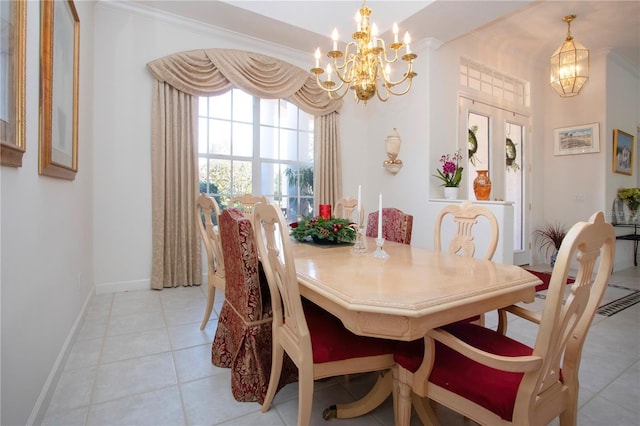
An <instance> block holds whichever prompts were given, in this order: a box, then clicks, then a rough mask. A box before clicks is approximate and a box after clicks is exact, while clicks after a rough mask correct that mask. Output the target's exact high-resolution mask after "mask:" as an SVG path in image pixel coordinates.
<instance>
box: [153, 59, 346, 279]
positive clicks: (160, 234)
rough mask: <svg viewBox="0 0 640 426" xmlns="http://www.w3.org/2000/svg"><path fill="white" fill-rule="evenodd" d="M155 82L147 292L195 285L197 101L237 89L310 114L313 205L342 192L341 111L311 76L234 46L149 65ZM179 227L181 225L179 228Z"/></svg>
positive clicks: (198, 262) (334, 198) (197, 255)
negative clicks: (313, 147)
mask: <svg viewBox="0 0 640 426" xmlns="http://www.w3.org/2000/svg"><path fill="white" fill-rule="evenodd" d="M147 69H148V70H149V72H150V73H151V74H152V75H153V77H154V78H155V80H156V82H155V83H154V84H155V90H154V95H153V99H152V102H153V105H152V118H151V120H152V123H151V127H152V132H151V158H152V165H151V167H152V179H151V186H152V208H153V212H152V219H153V220H152V253H153V254H152V271H151V288H152V289H158V290H160V289H162V288H165V287H176V286H179V285H186V286H188V285H194V284H195V285H199V284H201V281H202V278H201V276H202V272H201V271H202V266H201V258H200V240H199V235H198V231H197V226H196V225H197V223H195V222H194V221H195V220H196V219H197V218H196V215H195V213H194V212H195V199H196V197H197V195H198V190H199V187H198V170H197V169H198V153H197V146H198V141H197V134H198V130H197V114H198V113H197V97H198V96H215V95H219V94H222V93H225V92H227V91H228V90H231V89H232V88H233V87H237V88H240V89H242V90H244V91H245V92H247V93H250V94H251V95H254V96H258V97H261V98H269V99H286V100H288V101H289V102H291V103H293V104H294V105H296V106H297V107H298V108H300V109H302V110H303V111H305V112H306V113H309V114H312V115H314V116H315V124H314V126H315V134H314V138H315V145H316V158H315V164H316V170H315V173H314V176H316V177H315V189H316V203H322V204H334V203H335V202H336V201H337V200H338V199H339V198H340V197H341V196H342V194H341V192H342V176H341V174H342V171H341V164H340V134H339V128H338V124H339V121H338V111H339V110H340V108H341V107H342V100H340V99H338V100H336V99H330V98H329V97H328V96H327V94H326V92H325V91H324V90H323V89H322V88H320V87H318V85H317V83H316V80H315V77H313V76H312V75H311V74H310V73H309V72H307V71H305V70H303V69H301V68H299V67H296V66H294V65H292V64H289V63H287V62H284V61H281V60H279V59H276V58H272V57H269V56H266V55H262V54H259V53H255V52H247V51H242V50H235V49H203V50H193V51H188V52H180V53H176V54H173V55H170V56H166V57H164V58H160V59H156V60H154V61H152V62H149V63H148V64H147ZM180 222H182V223H180Z"/></svg>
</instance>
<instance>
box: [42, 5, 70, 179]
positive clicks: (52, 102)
mask: <svg viewBox="0 0 640 426" xmlns="http://www.w3.org/2000/svg"><path fill="white" fill-rule="evenodd" d="M40 19H41V21H40V155H39V163H38V171H39V173H40V174H41V175H47V176H52V177H57V178H62V179H69V180H73V179H75V176H76V173H77V172H78V78H79V59H80V58H79V55H80V52H79V48H80V20H79V19H78V13H77V12H76V8H75V6H74V4H73V1H72V0H65V1H53V0H41V2H40Z"/></svg>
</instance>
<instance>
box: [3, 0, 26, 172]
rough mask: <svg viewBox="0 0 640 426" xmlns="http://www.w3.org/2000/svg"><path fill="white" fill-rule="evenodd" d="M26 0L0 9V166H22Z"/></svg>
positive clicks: (23, 149)
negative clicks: (0, 76)
mask: <svg viewBox="0 0 640 426" xmlns="http://www.w3.org/2000/svg"><path fill="white" fill-rule="evenodd" d="M26 16H27V1H26V0H18V1H9V2H2V6H1V7H0V21H2V31H0V51H1V57H2V59H1V60H0V75H2V76H3V78H0V164H2V165H3V166H10V167H20V166H22V156H23V154H24V152H25V119H24V118H25V70H26V68H25V52H26V39H27V24H26Z"/></svg>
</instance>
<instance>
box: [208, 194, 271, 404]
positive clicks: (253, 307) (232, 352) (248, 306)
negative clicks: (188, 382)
mask: <svg viewBox="0 0 640 426" xmlns="http://www.w3.org/2000/svg"><path fill="white" fill-rule="evenodd" d="M218 227H219V229H220V237H221V241H222V253H223V257H224V264H225V277H226V290H225V300H224V303H223V305H222V310H221V311H220V317H219V319H218V328H217V330H216V335H215V338H214V340H213V344H212V346H211V362H212V363H213V364H214V365H216V366H218V367H226V368H231V391H232V393H233V396H234V398H235V399H236V400H237V401H245V402H246V401H258V402H259V403H262V401H264V395H265V394H266V391H267V386H268V384H269V369H270V365H271V351H270V348H271V321H272V314H271V312H272V309H271V297H270V295H269V288H268V285H267V282H266V278H265V276H264V272H263V271H262V269H261V267H260V264H259V262H258V252H257V248H256V244H255V237H254V235H253V227H252V224H251V221H250V220H249V219H248V218H247V217H245V216H244V215H243V214H242V212H241V211H240V210H238V209H236V208H233V207H230V208H227V209H225V210H224V211H223V212H222V213H221V214H220V216H219V220H218Z"/></svg>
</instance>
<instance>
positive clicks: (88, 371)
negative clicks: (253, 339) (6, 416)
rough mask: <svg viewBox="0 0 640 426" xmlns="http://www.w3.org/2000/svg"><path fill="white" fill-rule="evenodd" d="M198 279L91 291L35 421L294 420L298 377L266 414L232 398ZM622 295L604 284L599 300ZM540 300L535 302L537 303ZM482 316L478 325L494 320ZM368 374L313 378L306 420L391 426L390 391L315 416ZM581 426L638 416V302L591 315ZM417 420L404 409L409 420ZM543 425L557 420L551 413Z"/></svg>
mask: <svg viewBox="0 0 640 426" xmlns="http://www.w3.org/2000/svg"><path fill="white" fill-rule="evenodd" d="M610 283H611V284H616V285H619V286H623V287H629V288H634V289H639V290H640V268H637V267H636V268H631V269H627V270H624V271H621V272H617V273H615V274H614V275H613V276H612V279H611V282H610ZM205 293H206V287H205V286H203V287H191V288H183V287H181V288H175V289H165V290H163V291H136V292H124V293H115V294H108V295H99V296H96V297H95V298H94V300H93V301H92V304H91V306H90V307H89V309H88V312H87V315H86V318H85V320H84V324H83V325H82V327H81V329H80V331H79V334H78V337H77V340H76V342H75V344H74V345H73V348H72V350H71V352H70V354H69V357H68V359H67V360H66V364H65V368H64V371H63V373H62V374H61V376H60V379H59V381H58V384H57V387H56V390H55V392H54V395H53V397H52V399H51V401H50V404H49V407H48V410H47V414H46V416H45V419H44V423H43V424H46V425H65V426H67V425H155V426H158V425H171V426H173V425H240V426H244V425H247V426H249V425H273V426H281V425H295V423H296V419H297V384H290V385H287V386H286V387H285V388H283V389H282V390H281V391H280V392H279V393H278V394H277V395H276V398H275V401H274V404H273V406H272V408H271V410H269V411H268V412H267V413H262V412H261V411H260V406H259V405H258V404H257V403H255V402H253V403H246V402H245V403H243V402H237V401H235V400H234V399H233V397H232V395H231V390H230V382H229V381H230V374H229V370H228V369H223V368H218V367H215V366H213V365H211V361H210V348H211V342H212V340H213V337H214V334H215V328H216V324H217V322H216V321H217V316H216V314H217V313H218V312H219V310H220V307H221V304H222V302H221V299H222V297H219V296H218V298H217V301H216V309H215V314H214V315H212V319H211V320H210V321H209V323H208V325H207V327H206V329H205V330H204V331H200V329H199V328H200V327H199V326H200V321H201V319H202V314H203V312H204V308H205ZM621 296H622V295H620V294H619V290H618V289H617V288H613V287H612V288H609V289H608V290H607V293H606V294H605V301H604V302H603V303H605V302H608V301H610V300H613V299H617V298H619V297H621ZM537 303H542V302H537ZM495 322H496V318H495V315H492V314H489V315H488V317H487V325H489V326H491V325H494V324H495ZM534 333H535V330H534V328H532V327H530V326H529V325H528V324H526V323H525V322H524V321H523V320H519V319H512V320H511V321H510V323H509V334H510V335H511V336H513V337H516V338H518V339H522V340H523V341H525V342H526V343H528V344H532V343H533V340H532V339H533V336H534ZM373 380H374V378H373V377H372V376H371V375H360V376H354V377H351V378H350V380H349V381H348V382H346V381H345V380H344V379H343V378H334V379H330V380H327V381H323V382H319V383H316V385H315V393H314V400H313V415H312V419H313V420H312V423H313V424H314V425H327V424H335V425H367V426H372V425H392V424H393V407H392V402H391V398H388V399H387V401H386V402H385V403H384V404H383V405H382V406H380V407H379V408H377V409H376V410H375V411H373V412H372V413H370V414H368V415H366V416H363V417H360V418H356V419H348V420H333V421H331V423H327V422H325V421H324V420H322V415H321V414H322V411H323V409H324V408H325V407H327V406H329V405H330V404H333V403H336V402H349V401H351V400H353V399H355V398H357V397H359V396H361V395H363V394H364V393H366V391H367V389H368V388H369V387H370V386H371V385H372V384H373ZM580 380H581V389H580V397H579V398H580V401H579V406H580V410H579V413H578V425H580V426H615V425H621V426H622V425H624V426H627V425H628V426H632V425H639V424H640V304H636V305H635V306H632V307H630V308H627V309H626V310H624V311H622V312H620V313H617V314H615V315H613V316H612V317H604V316H600V315H596V318H595V319H594V323H593V326H592V328H591V330H590V333H589V336H588V337H587V342H586V344H585V348H584V351H583V355H582V365H581V368H580ZM437 415H438V416H439V418H440V420H441V423H442V424H443V425H447V426H448V425H463V424H466V425H468V424H471V423H472V422H466V423H465V422H464V420H463V419H462V417H461V416H459V415H457V414H455V413H453V412H450V411H448V410H447V409H444V408H441V407H440V408H438V410H437ZM418 424H420V422H419V419H418V418H417V416H416V415H415V413H414V415H413V417H412V425H418ZM552 424H557V420H555V421H554V422H553V423H552Z"/></svg>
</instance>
